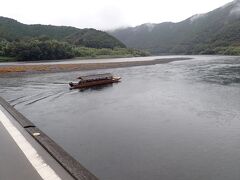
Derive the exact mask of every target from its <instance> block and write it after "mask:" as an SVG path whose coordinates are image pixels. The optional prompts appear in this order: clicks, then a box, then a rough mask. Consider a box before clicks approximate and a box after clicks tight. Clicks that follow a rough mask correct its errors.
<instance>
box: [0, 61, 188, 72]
mask: <svg viewBox="0 0 240 180" xmlns="http://www.w3.org/2000/svg"><path fill="white" fill-rule="evenodd" d="M191 59H192V58H166V59H154V60H147V61H130V62H107V63H82V64H57V63H56V64H36V65H35V64H34V65H33V64H31V65H28V64H23V65H2V66H0V74H6V73H46V72H68V71H83V70H95V69H109V68H123V67H132V66H147V65H155V64H165V63H170V62H173V61H184V60H191Z"/></svg>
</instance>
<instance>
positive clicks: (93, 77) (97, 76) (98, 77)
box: [78, 73, 113, 81]
mask: <svg viewBox="0 0 240 180" xmlns="http://www.w3.org/2000/svg"><path fill="white" fill-rule="evenodd" d="M112 77H113V75H112V74H111V73H105V74H94V75H88V76H80V77H78V79H81V80H82V81H94V80H103V79H110V78H112Z"/></svg>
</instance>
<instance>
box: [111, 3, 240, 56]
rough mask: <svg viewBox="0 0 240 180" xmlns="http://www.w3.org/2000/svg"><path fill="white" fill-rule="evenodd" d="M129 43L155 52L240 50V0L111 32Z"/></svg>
mask: <svg viewBox="0 0 240 180" xmlns="http://www.w3.org/2000/svg"><path fill="white" fill-rule="evenodd" d="M110 33H111V34H112V35H113V36H115V37H116V38H118V39H119V40H121V41H122V42H123V43H125V44H126V45H127V46H128V47H131V48H139V49H145V50H148V51H150V52H152V53H154V54H164V53H165V54H233V55H237V54H240V0H235V1H233V2H231V3H228V4H226V5H225V6H222V7H220V8H218V9H215V10H213V11H211V12H209V13H206V14H199V15H194V16H192V17H190V18H188V19H186V20H184V21H182V22H179V23H171V22H166V23H161V24H143V25H140V26H137V27H133V28H124V29H118V30H115V31H112V32H110Z"/></svg>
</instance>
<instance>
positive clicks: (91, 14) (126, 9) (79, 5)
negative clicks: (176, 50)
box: [0, 0, 232, 30]
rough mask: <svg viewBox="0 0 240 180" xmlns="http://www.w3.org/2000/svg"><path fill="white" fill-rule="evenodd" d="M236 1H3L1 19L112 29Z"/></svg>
mask: <svg viewBox="0 0 240 180" xmlns="http://www.w3.org/2000/svg"><path fill="white" fill-rule="evenodd" d="M231 1H232V0H0V2H1V4H0V16H5V17H10V18H14V19H16V20H18V21H20V22H23V23H26V24H53V25H67V26H75V27H78V28H90V27H92V28H97V29H101V30H109V29H114V28H118V27H125V26H136V25H140V24H143V23H160V22H164V21H172V22H178V21H181V20H184V19H186V18H188V17H190V16H192V15H194V14H199V13H205V12H208V11H211V10H213V9H215V8H218V7H220V6H222V5H224V4H226V3H228V2H231Z"/></svg>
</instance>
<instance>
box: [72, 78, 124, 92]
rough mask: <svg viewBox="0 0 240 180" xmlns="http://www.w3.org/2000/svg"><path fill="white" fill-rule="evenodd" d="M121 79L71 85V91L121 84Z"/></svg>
mask: <svg viewBox="0 0 240 180" xmlns="http://www.w3.org/2000/svg"><path fill="white" fill-rule="evenodd" d="M120 79H121V78H113V79H105V80H98V81H90V82H83V83H72V82H71V83H69V85H70V89H84V88H90V87H94V86H100V85H105V84H112V83H118V82H120Z"/></svg>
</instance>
